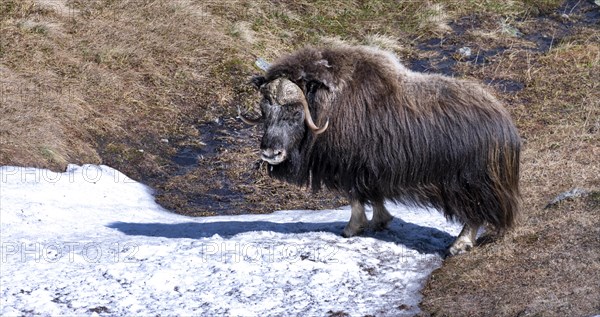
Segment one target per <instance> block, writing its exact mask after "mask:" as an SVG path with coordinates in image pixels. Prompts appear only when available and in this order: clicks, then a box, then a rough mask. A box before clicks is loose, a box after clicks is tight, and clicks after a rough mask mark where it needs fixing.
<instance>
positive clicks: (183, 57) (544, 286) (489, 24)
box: [0, 0, 600, 316]
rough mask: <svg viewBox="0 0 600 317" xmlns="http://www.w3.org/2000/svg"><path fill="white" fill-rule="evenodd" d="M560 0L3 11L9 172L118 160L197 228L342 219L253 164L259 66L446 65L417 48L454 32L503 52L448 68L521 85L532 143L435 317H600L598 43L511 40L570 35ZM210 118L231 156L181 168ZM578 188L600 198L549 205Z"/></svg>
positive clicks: (12, 5)
mask: <svg viewBox="0 0 600 317" xmlns="http://www.w3.org/2000/svg"><path fill="white" fill-rule="evenodd" d="M560 2H561V1H558V0H526V1H500V0H486V1H478V2H474V1H470V0H453V1H402V2H394V1H382V0H379V1H376V0H370V1H341V0H333V1H320V0H318V1H287V0H283V1H268V0H259V1H243V0H234V1H201V0H175V1H162V0H156V1H155V0H120V1H115V0H90V1H88V0H4V1H2V2H1V3H0V35H1V37H0V118H1V123H0V165H6V164H11V165H25V166H38V167H49V168H52V169H55V170H60V169H63V168H64V166H65V165H66V164H67V163H103V164H108V165H111V166H113V167H115V168H117V169H119V170H121V171H123V172H125V173H126V174H128V175H129V176H131V177H133V178H135V179H139V180H142V181H145V182H146V183H148V184H150V185H152V186H153V187H154V188H155V189H156V190H157V199H158V201H159V202H160V203H161V204H163V206H165V207H167V208H169V209H171V210H174V211H176V212H179V213H186V214H191V215H206V214H213V213H214V210H215V208H216V209H219V208H218V206H216V207H215V206H214V205H218V204H220V203H222V204H223V206H225V207H226V208H230V210H229V212H232V213H235V212H240V211H252V212H270V211H272V210H276V209H282V208H322V207H331V206H334V205H337V204H340V203H342V201H341V200H340V199H339V198H337V197H335V196H333V195H331V194H329V193H321V194H319V195H318V196H314V195H312V194H310V193H309V192H307V191H306V190H298V189H297V188H295V187H292V186H289V185H286V184H283V183H279V182H274V181H272V180H270V179H269V178H268V177H267V176H266V175H265V171H264V168H263V169H261V168H260V166H257V165H256V164H255V163H256V161H257V158H256V156H255V149H256V147H257V131H254V130H253V129H252V128H248V127H245V126H244V125H242V124H241V123H239V122H237V121H236V120H235V119H234V116H235V106H236V105H237V104H240V105H242V107H244V108H246V109H251V108H252V107H253V105H254V104H255V103H256V98H257V96H256V95H255V93H254V92H253V91H252V89H250V87H249V86H248V85H247V80H248V79H249V76H250V75H252V74H253V73H257V72H258V70H256V69H255V68H254V67H253V66H252V65H253V63H254V60H255V58H256V57H258V56H260V57H263V58H265V59H267V60H273V59H275V58H277V57H278V56H280V55H282V54H284V53H287V52H289V51H291V50H293V49H295V48H297V47H299V46H304V45H306V44H315V43H321V42H331V41H340V40H341V41H346V42H351V43H366V44H375V45H379V46H383V47H385V48H387V49H390V50H393V51H395V52H396V53H398V54H399V55H400V56H401V57H402V58H403V59H404V60H410V59H425V58H431V60H433V61H442V62H443V61H445V60H447V59H448V58H450V59H451V58H452V57H451V56H448V54H447V52H443V51H442V50H441V49H440V50H434V51H425V50H421V49H419V44H420V43H422V42H423V41H425V40H427V39H429V38H432V37H442V38H444V39H445V42H444V43H449V44H450V45H455V46H469V47H470V48H472V49H473V50H474V52H475V54H478V53H479V52H481V53H482V54H483V53H485V52H488V51H493V50H494V49H497V48H499V47H502V48H504V49H503V50H502V51H501V52H499V53H498V54H495V55H493V56H488V57H489V60H488V62H486V63H485V64H482V65H480V64H474V63H472V62H469V61H458V62H457V63H456V65H455V66H454V68H453V71H454V72H456V74H459V75H460V76H465V77H469V78H474V79H476V80H480V81H489V80H492V79H493V80H495V81H497V80H505V81H509V82H515V83H522V84H523V86H524V87H525V88H524V89H523V90H517V91H514V92H510V91H506V92H505V91H503V90H502V87H501V85H497V84H494V81H493V82H492V87H491V88H492V89H497V93H498V95H499V97H500V98H501V99H503V100H504V101H505V102H506V104H507V106H508V108H509V110H510V111H511V112H512V114H513V116H514V118H515V119H516V121H517V124H518V126H519V129H520V131H521V133H522V136H523V138H524V142H525V145H524V150H523V161H522V190H523V214H524V217H523V219H522V224H521V225H520V226H519V227H518V228H517V229H516V230H514V231H513V232H511V233H509V234H508V235H506V236H505V237H502V238H499V239H497V241H494V243H490V244H486V245H482V246H480V247H479V248H478V249H476V250H475V251H473V252H472V253H471V254H469V255H466V256H459V257H456V258H452V259H449V260H447V261H446V263H445V265H444V267H443V268H441V269H440V270H438V271H436V273H435V274H434V275H433V277H432V279H431V281H430V282H429V284H428V286H427V287H426V289H425V298H424V302H423V306H422V308H423V310H424V314H428V313H430V314H433V315H440V316H444V315H445V316H529V315H540V316H546V315H548V316H553V315H556V316H561V315H582V316H583V315H586V314H592V313H600V306H598V303H600V295H599V292H600V291H599V289H600V288H598V287H597V286H598V285H599V284H600V277H599V276H600V275H599V274H600V273H599V272H600V268H599V267H598V263H600V258H599V254H600V251H598V250H600V241H599V240H598V239H599V238H598V237H599V236H600V232H598V228H600V223H599V219H600V207H599V202H598V201H599V198H598V196H599V194H598V192H599V191H600V177H599V175H600V166H599V161H600V160H599V159H598V157H600V119H599V118H600V104H599V103H600V86H599V85H600V78H599V74H600V66H599V63H600V62H599V58H600V51H599V50H600V49H599V48H598V47H599V46H600V40H599V31H598V28H597V27H593V26H588V27H581V28H579V29H577V31H576V32H572V33H571V35H569V36H568V37H562V40H561V41H557V42H554V41H552V49H551V50H550V51H549V52H547V53H545V52H541V51H538V50H536V45H537V44H536V41H537V40H536V38H530V39H526V38H524V37H522V36H516V34H515V32H522V33H526V34H537V33H540V34H541V33H547V35H549V36H560V35H561V34H560V33H561V32H562V31H561V30H562V29H560V28H559V24H560V22H558V21H560V19H563V18H564V17H560V16H558V17H556V16H555V15H552V16H553V18H552V19H536V18H535V15H537V14H539V13H546V14H549V13H551V12H554V10H555V9H556V7H557V5H558V4H559V3H560ZM568 13H569V14H570V12H568ZM569 19H572V21H578V20H577V17H576V16H573V17H569ZM453 23H454V25H453ZM457 26H458V28H457ZM457 30H460V32H459V31H457ZM215 121H218V122H219V123H218V124H212V125H211V126H210V127H213V126H214V127H216V128H215V129H223V130H225V131H226V133H225V134H223V135H221V136H219V138H223V140H222V141H223V142H225V143H226V144H227V147H225V148H223V149H218V150H217V151H216V152H215V153H212V154H211V155H209V156H207V157H205V158H203V159H201V160H200V161H199V164H198V166H195V167H194V168H191V169H188V170H184V171H183V172H182V171H181V170H180V168H179V167H178V166H177V165H176V164H174V162H173V161H172V160H171V157H172V156H173V155H174V154H175V153H176V152H177V151H178V150H180V149H181V148H183V147H193V148H199V149H202V147H203V143H202V142H203V141H202V140H204V139H205V137H207V135H205V134H206V133H205V132H206V131H205V130H202V129H201V128H200V127H207V126H208V125H207V124H206V123H207V122H215ZM203 131H204V132H203ZM213 132H214V131H213ZM164 140H168V142H165V141H164ZM574 187H582V188H586V189H589V190H593V191H595V192H596V193H595V194H593V195H591V196H589V197H587V198H585V199H580V200H577V201H574V202H566V203H563V204H560V205H559V206H557V207H555V208H552V209H543V207H544V206H545V204H546V203H547V202H548V200H550V199H551V198H552V197H553V196H554V195H556V194H558V193H560V192H563V191H566V190H569V189H571V188H574ZM223 189H226V191H223ZM227 191H228V192H233V193H238V194H237V195H234V196H232V197H228V196H227V195H226V194H227ZM205 203H206V204H205ZM209 205H210V206H209ZM213 207H214V208H213Z"/></svg>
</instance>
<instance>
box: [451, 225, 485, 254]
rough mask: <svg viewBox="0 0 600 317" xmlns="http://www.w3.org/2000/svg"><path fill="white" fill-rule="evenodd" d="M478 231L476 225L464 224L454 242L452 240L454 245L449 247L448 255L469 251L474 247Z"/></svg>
mask: <svg viewBox="0 0 600 317" xmlns="http://www.w3.org/2000/svg"><path fill="white" fill-rule="evenodd" d="M478 230H479V226H477V225H470V224H465V226H464V227H463V229H462V231H461V232H460V234H459V235H458V237H457V238H456V240H454V243H452V245H451V246H450V249H448V253H449V254H450V255H457V254H461V253H464V252H467V251H470V250H471V249H472V248H473V246H475V241H476V239H477V231H478Z"/></svg>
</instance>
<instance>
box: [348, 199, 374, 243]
mask: <svg viewBox="0 0 600 317" xmlns="http://www.w3.org/2000/svg"><path fill="white" fill-rule="evenodd" d="M350 205H351V207H352V215H351V216H350V221H349V222H348V224H347V225H346V228H344V231H343V232H342V236H344V238H350V237H354V236H356V235H359V234H361V233H362V232H363V231H364V230H365V228H366V227H367V226H368V225H369V221H368V220H367V215H366V214H365V205H364V203H362V202H360V201H358V200H355V199H353V200H352V201H351V203H350Z"/></svg>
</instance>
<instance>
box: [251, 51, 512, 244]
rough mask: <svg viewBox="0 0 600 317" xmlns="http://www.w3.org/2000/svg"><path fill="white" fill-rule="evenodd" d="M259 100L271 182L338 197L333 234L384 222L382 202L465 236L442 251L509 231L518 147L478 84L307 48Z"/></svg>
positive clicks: (367, 54) (261, 84)
mask: <svg viewBox="0 0 600 317" xmlns="http://www.w3.org/2000/svg"><path fill="white" fill-rule="evenodd" d="M253 82H254V84H255V85H256V87H257V88H258V89H259V90H260V92H261V93H262V95H263V99H262V101H261V102H260V108H261V113H262V116H261V117H260V118H258V119H249V118H247V117H244V116H242V118H243V119H244V121H246V122H248V123H253V124H256V123H259V124H262V125H263V129H264V134H263V136H262V140H261V154H262V158H263V160H265V161H266V162H267V163H268V164H269V171H270V172H269V173H270V175H271V176H273V177H275V178H278V179H282V180H285V181H288V182H291V183H295V184H299V185H309V186H311V187H312V188H313V189H315V190H318V189H320V188H321V187H322V186H323V185H324V186H326V187H328V188H331V189H334V190H337V191H339V192H341V193H343V194H345V195H347V196H348V197H349V199H350V201H351V205H352V215H351V218H350V221H349V223H348V225H347V226H346V228H345V229H344V232H343V234H344V235H345V236H353V235H356V234H360V233H361V232H362V231H363V230H364V229H366V228H367V227H368V225H369V223H368V221H367V219H366V216H365V213H364V205H365V204H366V203H369V204H371V205H372V206H373V211H374V212H373V219H372V220H371V223H370V225H371V227H372V228H373V229H375V230H379V229H383V228H385V227H386V226H387V224H388V223H389V222H390V221H391V220H392V217H391V215H390V214H389V213H388V211H387V210H386V209H385V207H384V201H385V200H386V199H389V200H393V201H398V202H402V203H407V204H413V205H418V206H424V207H434V208H437V209H439V210H441V211H443V213H444V214H445V215H446V217H447V218H449V219H452V220H458V221H460V222H462V223H464V224H465V227H464V229H463V231H462V232H461V234H460V235H459V237H458V238H457V240H456V241H455V242H454V244H453V245H452V246H451V247H450V250H449V251H450V253H452V254H456V253H460V252H463V251H466V250H468V249H470V248H471V247H472V246H473V245H474V241H475V238H476V234H477V230H478V228H479V227H480V226H482V225H486V224H487V225H491V226H493V227H495V228H496V229H498V230H500V231H502V230H504V229H506V228H509V227H510V226H511V225H513V224H514V222H515V216H516V215H517V212H518V196H519V188H518V187H519V185H518V184H519V153H520V138H519V136H518V133H517V130H516V128H515V126H514V124H513V123H512V120H511V119H510V116H509V114H508V113H507V112H506V110H505V109H504V108H503V107H502V105H501V104H500V103H499V102H498V101H497V100H496V99H495V98H494V97H493V96H492V95H491V94H490V93H488V92H486V91H485V90H484V89H483V88H482V87H481V86H479V85H478V84H476V83H472V82H469V81H464V80H457V79H454V78H449V77H445V76H441V75H434V74H421V73H416V72H412V71H410V70H408V69H407V68H405V67H404V66H403V65H402V64H400V62H399V61H398V60H397V58H396V57H395V56H394V55H393V54H391V53H389V52H386V51H382V50H379V49H375V48H372V47H363V46H341V47H334V48H305V49H301V50H299V51H297V52H295V53H293V54H291V55H288V56H285V57H283V58H281V59H280V60H278V61H277V62H275V63H274V64H273V65H271V66H270V67H269V69H268V70H267V72H266V74H265V76H259V77H255V78H254V79H253Z"/></svg>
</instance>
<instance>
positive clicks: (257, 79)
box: [250, 75, 267, 90]
mask: <svg viewBox="0 0 600 317" xmlns="http://www.w3.org/2000/svg"><path fill="white" fill-rule="evenodd" d="M250 82H251V83H252V86H254V88H256V89H257V90H258V89H259V88H260V86H262V85H263V84H264V83H266V82H267V79H266V78H265V77H264V76H259V75H255V76H252V79H250Z"/></svg>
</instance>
